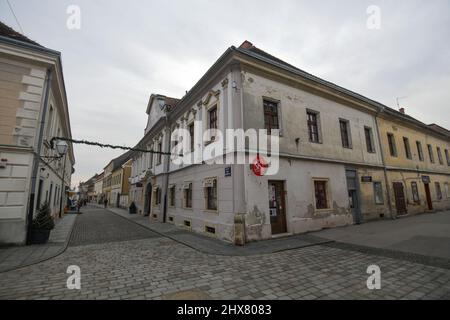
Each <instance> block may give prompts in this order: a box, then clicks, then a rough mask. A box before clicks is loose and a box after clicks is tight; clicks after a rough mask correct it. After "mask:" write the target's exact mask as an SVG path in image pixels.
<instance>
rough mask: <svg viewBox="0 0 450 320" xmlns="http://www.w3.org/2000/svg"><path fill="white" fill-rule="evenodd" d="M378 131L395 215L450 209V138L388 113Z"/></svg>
mask: <svg viewBox="0 0 450 320" xmlns="http://www.w3.org/2000/svg"><path fill="white" fill-rule="evenodd" d="M377 120H378V129H379V134H380V142H381V147H382V152H383V158H384V164H385V167H386V177H387V184H388V193H389V194H388V196H389V199H388V201H389V205H390V208H389V209H390V210H391V212H392V215H393V216H394V217H395V216H401V215H406V214H417V213H422V212H432V211H436V210H446V209H450V190H449V185H450V154H449V153H450V134H449V133H448V131H447V130H446V129H443V128H441V130H436V129H435V127H436V126H435V125H434V126H433V125H426V124H424V123H421V122H420V121H417V120H416V119H414V118H412V117H409V116H408V115H406V114H404V113H403V112H397V111H395V110H387V111H386V112H384V113H382V114H380V116H379V117H378V119H377Z"/></svg>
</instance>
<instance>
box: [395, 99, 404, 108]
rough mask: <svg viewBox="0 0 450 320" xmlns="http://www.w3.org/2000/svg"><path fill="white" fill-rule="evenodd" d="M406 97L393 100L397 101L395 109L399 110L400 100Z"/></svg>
mask: <svg viewBox="0 0 450 320" xmlns="http://www.w3.org/2000/svg"><path fill="white" fill-rule="evenodd" d="M405 98H406V97H397V98H395V100H396V101H397V108H399V109H400V102H399V101H400V100H401V99H405Z"/></svg>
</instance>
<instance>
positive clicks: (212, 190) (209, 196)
mask: <svg viewBox="0 0 450 320" xmlns="http://www.w3.org/2000/svg"><path fill="white" fill-rule="evenodd" d="M204 187H205V193H206V209H207V210H217V180H216V179H207V180H205V182H204Z"/></svg>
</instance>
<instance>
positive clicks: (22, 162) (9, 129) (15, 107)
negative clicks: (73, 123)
mask: <svg viewBox="0 0 450 320" xmlns="http://www.w3.org/2000/svg"><path fill="white" fill-rule="evenodd" d="M54 137H66V138H71V129H70V120H69V112H68V104H67V97H66V92H65V87H64V77H63V73H62V66H61V54H60V53H59V52H57V51H54V50H51V49H48V48H45V47H43V46H41V45H39V44H37V43H35V42H33V41H31V40H29V39H28V38H26V37H24V36H23V35H20V34H19V33H17V32H15V31H14V30H12V29H10V28H9V27H7V26H6V25H4V24H1V23H0V159H1V163H0V243H1V244H5V243H14V244H24V243H25V241H26V238H27V226H30V222H31V218H32V216H33V214H35V212H36V210H38V209H39V207H40V205H41V204H43V203H44V202H48V203H49V204H50V207H51V212H52V215H53V216H54V217H55V218H57V217H60V216H61V215H62V214H63V212H62V210H61V208H62V209H63V208H64V207H65V204H66V203H65V202H66V192H65V191H66V188H69V187H70V183H71V175H72V173H73V165H74V163H75V158H74V153H73V148H72V145H71V144H70V143H69V148H68V152H67V154H66V155H65V156H64V157H62V158H58V156H59V155H58V154H57V152H56V150H55V148H54V145H53V146H52V145H51V141H52V138H54ZM35 154H38V155H39V157H38V156H35ZM64 162H65V165H64ZM64 169H65V171H64V172H63V170H64ZM63 179H64V184H63Z"/></svg>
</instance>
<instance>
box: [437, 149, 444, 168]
mask: <svg viewBox="0 0 450 320" xmlns="http://www.w3.org/2000/svg"><path fill="white" fill-rule="evenodd" d="M436 151H437V155H438V159H439V164H444V159H443V158H442V152H441V148H439V147H436Z"/></svg>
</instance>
